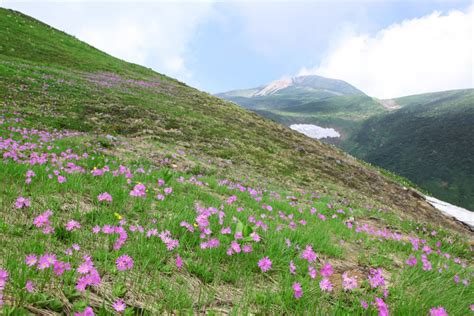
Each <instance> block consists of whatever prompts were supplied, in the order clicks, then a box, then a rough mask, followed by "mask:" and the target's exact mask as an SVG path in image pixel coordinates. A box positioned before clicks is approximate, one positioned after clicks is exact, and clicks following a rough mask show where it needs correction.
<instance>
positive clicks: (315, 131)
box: [290, 124, 341, 139]
mask: <svg viewBox="0 0 474 316" xmlns="http://www.w3.org/2000/svg"><path fill="white" fill-rule="evenodd" d="M290 128H291V129H292V130H295V131H297V132H300V133H302V134H305V135H306V136H308V137H311V138H314V139H321V138H327V137H341V134H339V133H338V132H337V131H336V130H335V129H334V128H325V127H321V126H318V125H313V124H292V125H290Z"/></svg>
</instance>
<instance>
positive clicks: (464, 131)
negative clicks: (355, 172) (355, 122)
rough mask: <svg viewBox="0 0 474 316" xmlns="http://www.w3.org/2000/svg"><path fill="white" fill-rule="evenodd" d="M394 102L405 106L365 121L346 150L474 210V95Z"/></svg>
mask: <svg viewBox="0 0 474 316" xmlns="http://www.w3.org/2000/svg"><path fill="white" fill-rule="evenodd" d="M395 101H396V102H397V104H399V105H401V106H403V107H402V108H401V109H399V110H396V111H393V112H391V113H388V114H385V115H379V116H375V117H373V118H370V119H369V120H367V121H366V122H364V124H363V125H362V127H361V128H360V130H359V131H358V132H357V133H354V135H352V137H351V138H350V139H349V140H348V141H347V142H345V144H344V145H343V146H344V148H345V149H347V150H348V151H349V152H350V153H351V154H354V155H355V156H357V157H359V158H361V159H364V160H366V161H368V162H371V163H373V164H375V165H378V166H381V167H383V168H385V169H388V170H392V171H394V172H396V173H398V174H400V175H402V176H405V177H407V178H408V179H410V180H411V181H413V182H414V183H416V184H417V185H419V186H420V187H422V188H423V189H425V190H427V191H429V192H431V194H433V195H434V196H436V197H438V198H440V199H442V200H445V201H448V202H451V203H453V204H456V205H459V206H463V207H465V208H467V209H470V210H474V148H473V146H472V143H473V140H474V138H473V135H472V127H473V126H474V90H472V89H471V90H456V91H447V92H438V93H430V94H423V95H416V96H410V97H404V98H400V99H396V100H395Z"/></svg>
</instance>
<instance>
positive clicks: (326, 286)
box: [319, 278, 333, 292]
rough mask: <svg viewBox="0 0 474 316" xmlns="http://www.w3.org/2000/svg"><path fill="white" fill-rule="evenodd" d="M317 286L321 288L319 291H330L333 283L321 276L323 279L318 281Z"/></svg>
mask: <svg viewBox="0 0 474 316" xmlns="http://www.w3.org/2000/svg"><path fill="white" fill-rule="evenodd" d="M319 288H320V289H321V291H324V292H331V291H332V289H333V285H332V283H331V281H329V279H328V278H323V279H322V280H321V281H320V282H319Z"/></svg>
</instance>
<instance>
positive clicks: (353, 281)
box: [342, 272, 357, 291]
mask: <svg viewBox="0 0 474 316" xmlns="http://www.w3.org/2000/svg"><path fill="white" fill-rule="evenodd" d="M342 286H343V288H344V290H346V291H351V290H353V289H355V288H356V287H357V277H352V278H351V277H349V275H348V274H347V272H344V273H343V274H342Z"/></svg>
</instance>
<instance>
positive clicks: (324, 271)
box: [320, 263, 334, 277]
mask: <svg viewBox="0 0 474 316" xmlns="http://www.w3.org/2000/svg"><path fill="white" fill-rule="evenodd" d="M320 273H321V275H322V276H323V277H328V276H331V275H332V274H333V273H334V270H333V269H332V265H331V264H329V263H328V264H325V265H324V267H322V268H321V271H320Z"/></svg>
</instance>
